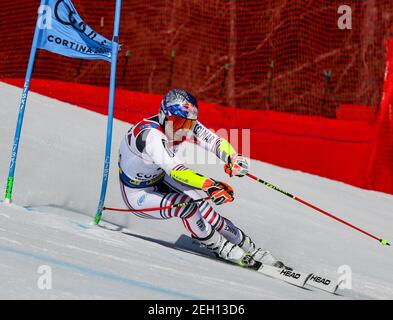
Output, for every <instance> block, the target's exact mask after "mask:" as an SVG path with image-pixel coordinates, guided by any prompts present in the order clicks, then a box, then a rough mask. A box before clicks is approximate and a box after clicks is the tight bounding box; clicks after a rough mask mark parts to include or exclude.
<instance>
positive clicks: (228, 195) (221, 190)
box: [202, 178, 234, 205]
mask: <svg viewBox="0 0 393 320" xmlns="http://www.w3.org/2000/svg"><path fill="white" fill-rule="evenodd" d="M202 190H203V191H205V192H206V193H207V194H208V195H209V197H210V198H211V199H212V200H213V202H214V203H215V204H217V205H219V204H223V203H227V202H231V201H233V199H234V197H233V195H234V192H233V189H232V187H231V186H230V185H228V184H226V183H225V182H220V181H215V180H213V179H209V178H208V179H206V181H205V182H204V183H203V186H202Z"/></svg>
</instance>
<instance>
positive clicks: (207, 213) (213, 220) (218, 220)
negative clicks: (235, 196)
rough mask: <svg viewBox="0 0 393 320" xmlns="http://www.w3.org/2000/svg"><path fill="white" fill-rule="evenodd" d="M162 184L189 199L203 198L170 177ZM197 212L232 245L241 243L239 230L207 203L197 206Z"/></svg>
mask: <svg viewBox="0 0 393 320" xmlns="http://www.w3.org/2000/svg"><path fill="white" fill-rule="evenodd" d="M163 183H164V184H165V185H167V186H168V188H169V189H170V190H172V191H174V192H178V193H184V194H186V195H188V196H189V197H190V198H192V199H194V200H196V199H201V198H203V197H204V196H205V194H204V193H203V192H202V191H199V190H196V189H193V188H190V187H187V186H185V185H183V184H181V183H179V182H177V181H174V180H173V179H171V178H170V177H168V176H166V177H165V178H164V181H163ZM198 207H199V211H200V213H201V215H202V217H203V218H204V219H205V220H206V221H207V222H208V223H209V224H210V225H211V226H212V227H213V228H214V229H216V230H217V231H218V232H219V233H221V234H222V235H223V236H224V237H225V238H226V239H228V240H229V241H230V242H232V243H233V244H239V243H240V242H241V241H242V234H241V232H240V229H239V228H237V227H236V226H235V225H234V224H233V223H232V222H231V221H230V220H229V219H227V218H224V217H222V216H221V215H220V214H219V213H218V212H217V211H216V210H214V208H213V207H212V206H211V205H210V203H209V202H208V201H203V202H200V203H199V204H198Z"/></svg>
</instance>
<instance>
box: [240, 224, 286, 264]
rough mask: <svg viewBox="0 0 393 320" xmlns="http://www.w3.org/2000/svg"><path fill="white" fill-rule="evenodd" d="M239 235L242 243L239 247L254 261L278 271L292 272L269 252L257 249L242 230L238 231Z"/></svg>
mask: <svg viewBox="0 0 393 320" xmlns="http://www.w3.org/2000/svg"><path fill="white" fill-rule="evenodd" d="M239 230H240V229H239ZM240 233H241V234H242V241H241V242H240V243H239V247H240V248H242V249H243V250H244V251H245V252H246V253H248V254H250V255H251V257H252V258H253V259H254V260H255V261H258V262H260V263H262V264H266V265H269V266H273V267H276V268H280V269H282V268H284V269H287V270H292V268H290V267H287V266H286V265H285V264H284V263H283V262H282V261H279V260H278V259H277V258H276V257H274V256H273V255H272V254H271V253H270V251H268V250H264V249H261V248H257V247H256V245H255V243H254V241H252V240H251V238H250V237H249V236H248V235H246V234H245V233H244V232H243V231H242V230H240Z"/></svg>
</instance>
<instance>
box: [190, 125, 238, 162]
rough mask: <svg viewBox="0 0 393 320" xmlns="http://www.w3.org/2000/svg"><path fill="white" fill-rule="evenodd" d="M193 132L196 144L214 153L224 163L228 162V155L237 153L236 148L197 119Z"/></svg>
mask: <svg viewBox="0 0 393 320" xmlns="http://www.w3.org/2000/svg"><path fill="white" fill-rule="evenodd" d="M193 133H194V136H195V138H196V140H197V143H198V145H200V146H201V147H202V148H204V149H205V150H207V151H210V152H213V153H215V154H216V156H217V157H218V158H219V159H221V160H222V161H224V162H225V163H227V162H228V158H229V156H231V155H233V154H237V151H236V149H235V148H234V147H233V146H232V145H231V144H230V143H229V142H228V141H227V140H226V139H224V138H221V137H219V136H218V135H217V134H215V133H214V132H212V131H211V130H209V129H208V128H206V127H205V126H204V125H203V124H202V123H200V122H199V121H197V122H196V123H195V126H194V128H193Z"/></svg>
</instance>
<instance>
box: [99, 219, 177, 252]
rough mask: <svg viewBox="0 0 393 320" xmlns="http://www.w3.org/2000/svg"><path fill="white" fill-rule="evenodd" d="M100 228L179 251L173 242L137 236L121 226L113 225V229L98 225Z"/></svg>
mask: <svg viewBox="0 0 393 320" xmlns="http://www.w3.org/2000/svg"><path fill="white" fill-rule="evenodd" d="M98 226H99V227H100V228H103V229H106V230H110V231H117V232H121V233H122V234H125V235H127V236H131V237H134V238H138V239H142V240H145V241H150V242H153V243H157V244H159V245H162V246H164V247H167V248H171V249H177V248H176V245H175V244H174V243H173V242H168V241H165V240H160V239H155V238H151V237H148V236H142V235H140V234H136V233H131V232H129V231H128V230H127V229H125V228H124V227H122V226H119V225H113V227H112V226H111V227H108V226H105V225H98Z"/></svg>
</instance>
